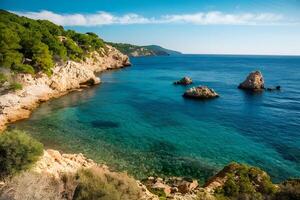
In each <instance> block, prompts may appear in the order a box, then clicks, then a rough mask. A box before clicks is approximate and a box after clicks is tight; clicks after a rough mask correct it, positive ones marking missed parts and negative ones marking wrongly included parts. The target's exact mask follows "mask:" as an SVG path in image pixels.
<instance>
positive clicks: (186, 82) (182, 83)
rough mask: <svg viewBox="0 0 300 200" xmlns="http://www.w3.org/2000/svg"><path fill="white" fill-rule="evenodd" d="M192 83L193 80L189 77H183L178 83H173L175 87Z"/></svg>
mask: <svg viewBox="0 0 300 200" xmlns="http://www.w3.org/2000/svg"><path fill="white" fill-rule="evenodd" d="M192 83H193V80H192V79H191V78H190V77H187V76H185V77H183V78H182V79H180V80H179V81H175V82H174V84H175V85H190V84H192Z"/></svg>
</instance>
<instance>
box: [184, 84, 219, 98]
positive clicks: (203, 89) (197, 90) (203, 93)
mask: <svg viewBox="0 0 300 200" xmlns="http://www.w3.org/2000/svg"><path fill="white" fill-rule="evenodd" d="M183 97H186V98H193V99H211V98H216V97H219V95H218V94H217V93H216V92H215V91H214V90H213V89H211V88H208V87H207V86H198V87H192V88H190V89H188V90H187V91H186V92H185V93H184V94H183Z"/></svg>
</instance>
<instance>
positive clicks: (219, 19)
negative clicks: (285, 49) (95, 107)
mask: <svg viewBox="0 0 300 200" xmlns="http://www.w3.org/2000/svg"><path fill="white" fill-rule="evenodd" d="M13 12H14V11H13ZM14 13H16V14H18V15H21V16H26V17H29V18H32V19H47V20H50V21H52V22H54V23H56V24H59V25H63V26H101V25H110V24H167V23H190V24H197V25H274V24H284V21H283V20H284V17H283V16H282V15H278V14H273V13H260V14H253V13H244V14H226V13H223V12H219V11H214V12H206V13H205V12H199V13H193V14H180V15H163V16H160V17H158V18H147V17H143V16H141V15H137V14H134V13H129V14H125V15H122V16H117V15H113V14H111V13H108V12H102V11H101V12H97V13H95V14H77V13H75V14H57V13H54V12H51V11H47V10H43V11H40V12H14Z"/></svg>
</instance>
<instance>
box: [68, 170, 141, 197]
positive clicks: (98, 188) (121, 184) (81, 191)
mask: <svg viewBox="0 0 300 200" xmlns="http://www.w3.org/2000/svg"><path fill="white" fill-rule="evenodd" d="M77 179H78V186H77V187H76V189H75V192H74V197H73V199H74V200H85V199H97V200H121V199H128V200H131V199H132V200H134V199H141V195H142V192H141V189H140V188H139V187H138V185H137V183H136V181H135V180H134V179H132V178H130V177H128V176H127V174H124V173H121V174H120V173H113V172H109V171H106V170H104V169H102V168H99V167H94V168H91V169H85V170H80V171H79V172H78V174H77Z"/></svg>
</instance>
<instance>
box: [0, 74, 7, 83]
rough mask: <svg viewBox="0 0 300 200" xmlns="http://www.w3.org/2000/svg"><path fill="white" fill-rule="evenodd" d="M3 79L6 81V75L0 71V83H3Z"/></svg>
mask: <svg viewBox="0 0 300 200" xmlns="http://www.w3.org/2000/svg"><path fill="white" fill-rule="evenodd" d="M5 81H7V77H6V76H5V75H4V74H3V73H1V72H0V84H2V83H4V82H5Z"/></svg>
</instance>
